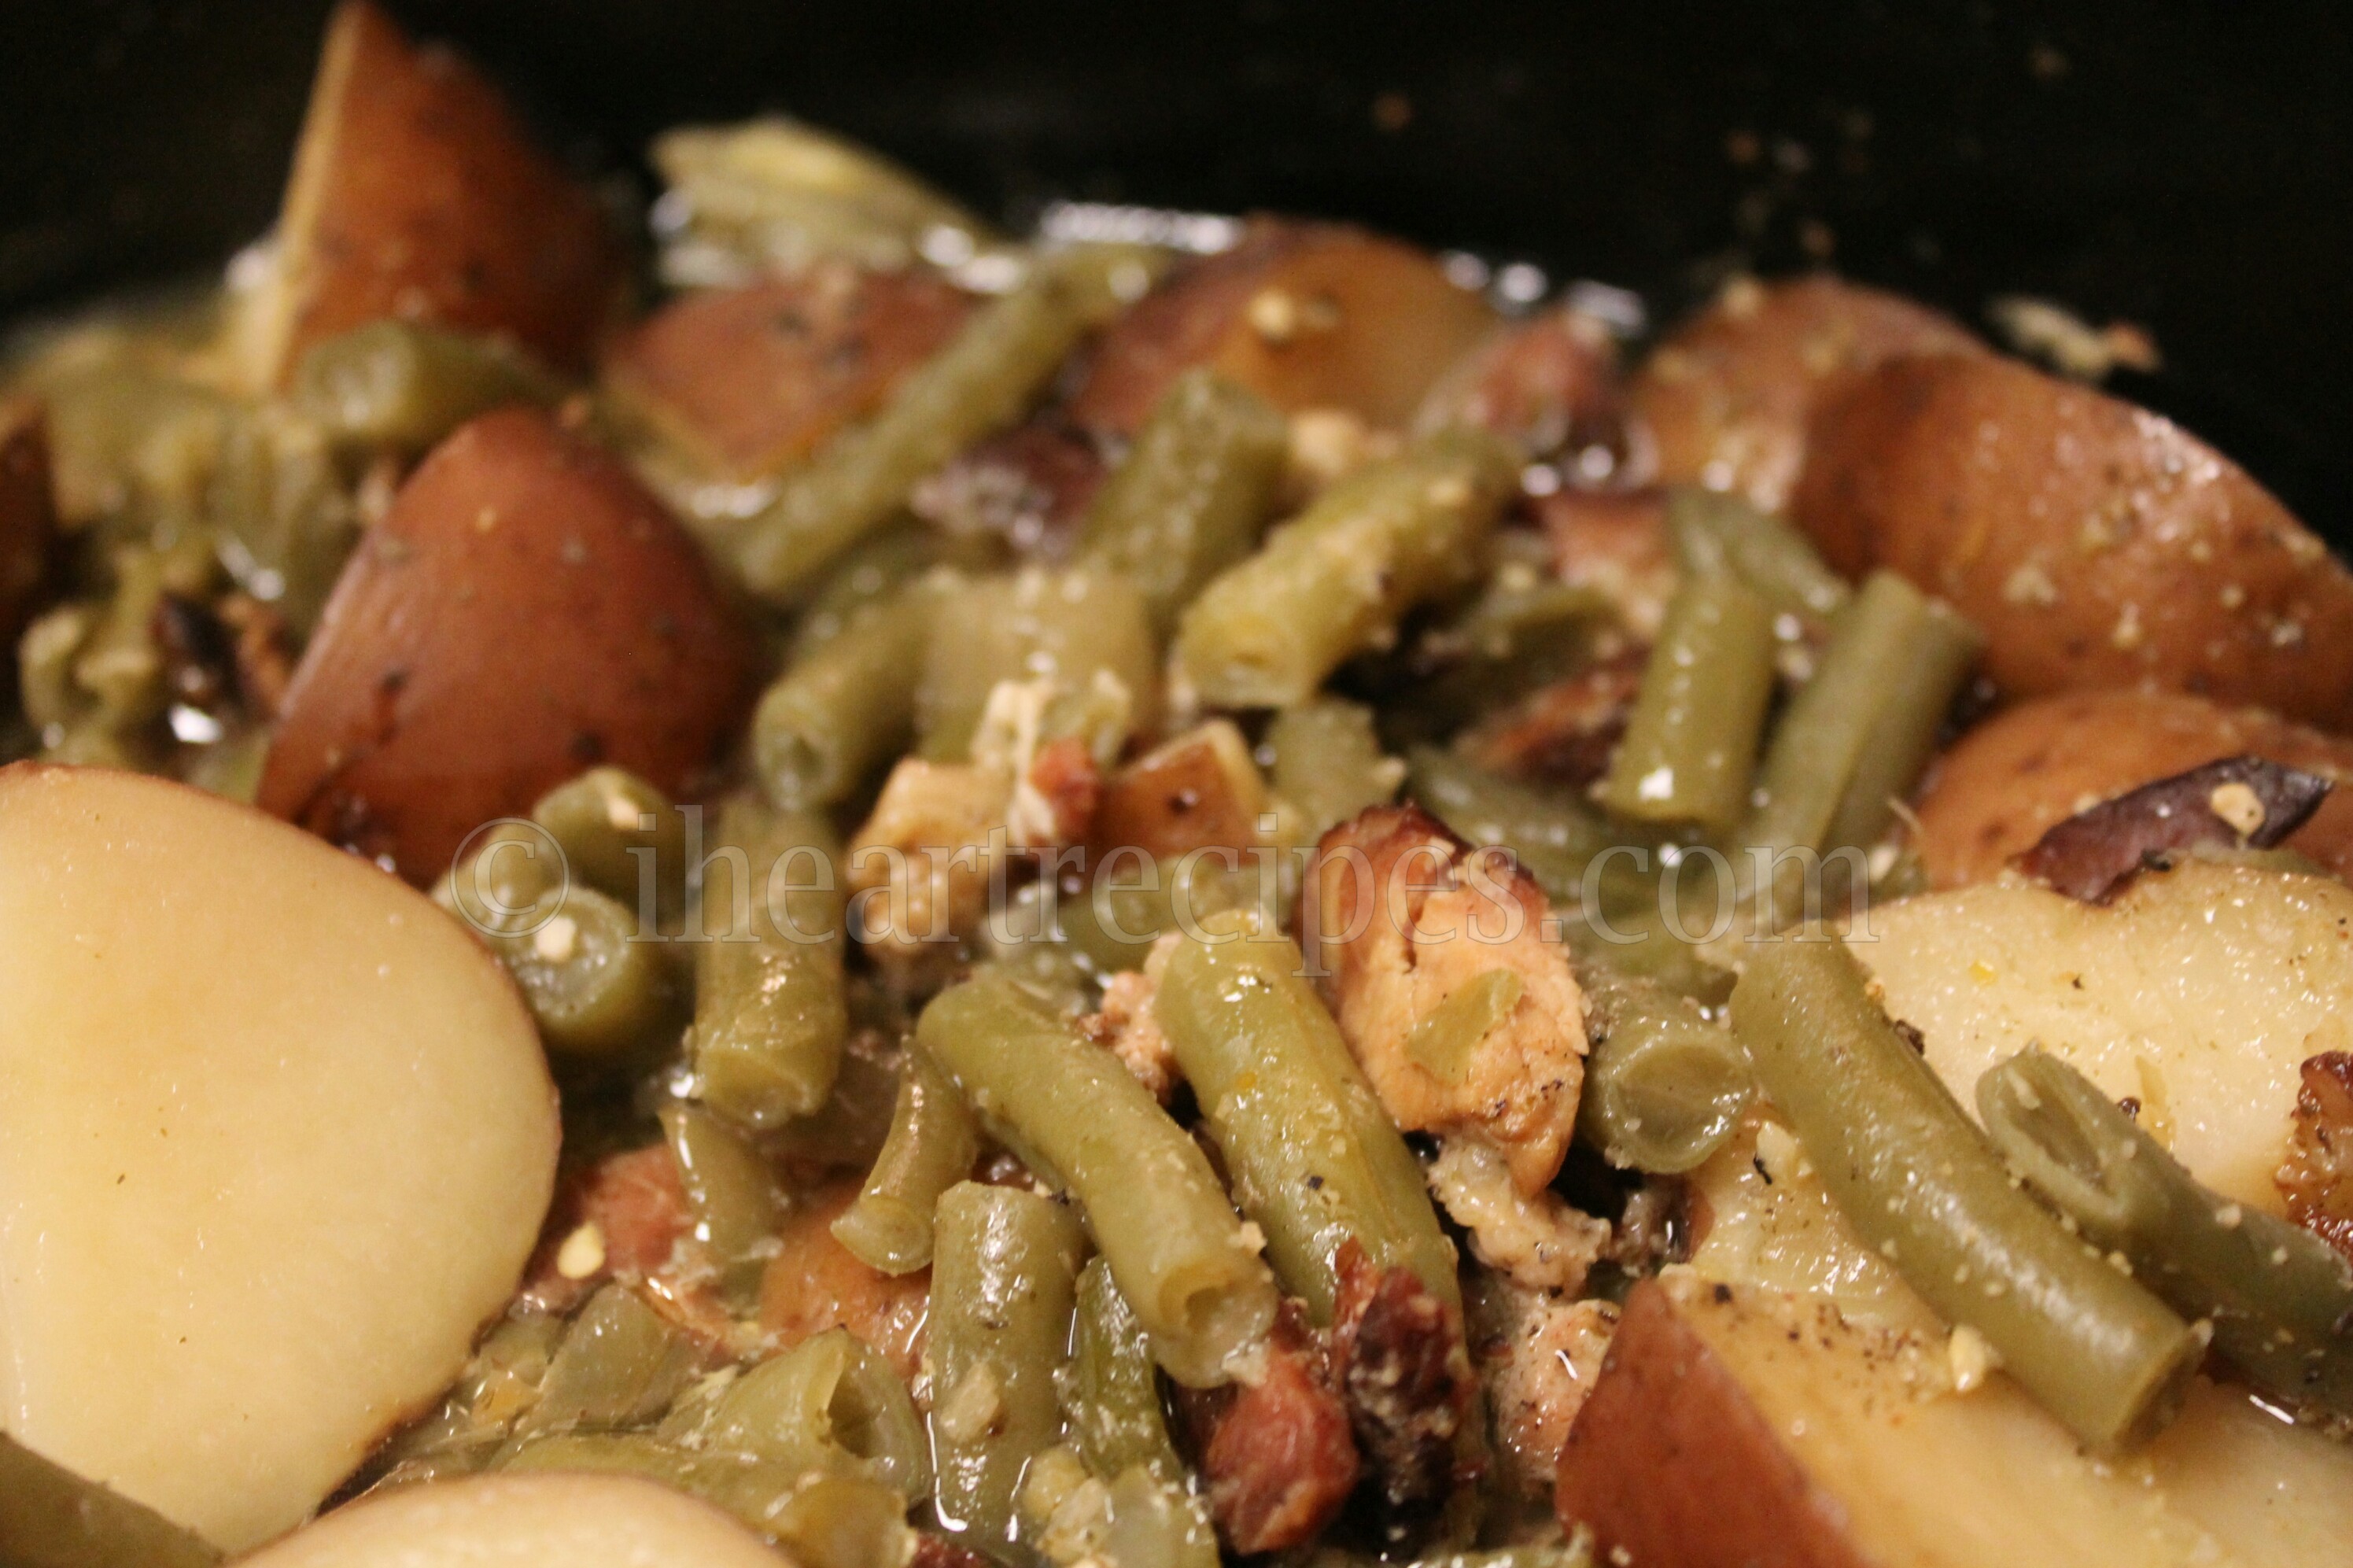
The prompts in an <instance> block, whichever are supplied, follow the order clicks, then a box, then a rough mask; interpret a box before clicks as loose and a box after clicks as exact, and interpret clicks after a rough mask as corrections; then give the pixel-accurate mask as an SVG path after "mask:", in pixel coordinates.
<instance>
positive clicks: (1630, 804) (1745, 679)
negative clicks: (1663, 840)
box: [1601, 572, 1773, 828]
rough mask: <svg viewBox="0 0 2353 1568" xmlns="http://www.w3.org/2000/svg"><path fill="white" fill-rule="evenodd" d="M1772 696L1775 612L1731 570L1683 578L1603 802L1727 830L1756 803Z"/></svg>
mask: <svg viewBox="0 0 2353 1568" xmlns="http://www.w3.org/2000/svg"><path fill="white" fill-rule="evenodd" d="M1772 695H1773V612H1772V610H1771V609H1769V608H1767V605H1766V603H1765V600H1764V599H1762V598H1760V597H1759V596H1757V594H1755V593H1753V592H1751V591H1750V590H1749V589H1748V588H1746V586H1744V585H1743V584H1742V583H1741V582H1740V580H1739V579H1738V578H1736V577H1733V576H1732V575H1731V574H1730V573H1729V572H1701V573H1696V574H1694V575H1693V576H1691V577H1685V578H1684V579H1683V587H1681V588H1678V589H1676V590H1675V597H1674V599H1672V601H1670V602H1669V604H1668V606H1667V613H1666V620H1665V621H1664V622H1663V623H1662V625H1661V626H1660V628H1659V636H1658V641H1656V642H1655V643H1654V644H1653V645H1652V646H1651V660H1650V662H1649V664H1647V665H1646V666H1644V668H1643V671H1642V686H1641V694H1639V695H1638V696H1637V697H1636V698H1635V701H1634V711H1633V713H1632V714H1631V715H1630V716H1629V717H1628V719H1627V721H1626V737H1625V739H1623V740H1621V741H1620V742H1619V744H1618V750H1617V754H1616V755H1615V756H1614V757H1612V758H1610V762H1609V777H1608V778H1607V779H1604V780H1603V782H1602V787H1601V799H1602V801H1603V803H1604V804H1606V805H1607V806H1608V807H1609V810H1612V811H1614V812H1616V813H1617V814H1618V815H1619V816H1621V817H1630V818H1633V819H1634V820H1636V821H1646V822H1696V823H1699V824H1700V825H1701V826H1703V827H1707V828H1728V827H1730V826H1731V825H1732V824H1733V823H1734V822H1735V821H1738V820H1739V817H1740V813H1741V811H1742V810H1744V809H1745V808H1746V806H1747V804H1748V779H1749V775H1750V773H1751V772H1752V771H1753V770H1754V769H1755V768H1756V766H1757V736H1758V734H1759V733H1760V732H1761V731H1762V730H1763V729H1764V727H1765V705H1766V704H1767V702H1769V701H1770V700H1771V699H1772Z"/></svg>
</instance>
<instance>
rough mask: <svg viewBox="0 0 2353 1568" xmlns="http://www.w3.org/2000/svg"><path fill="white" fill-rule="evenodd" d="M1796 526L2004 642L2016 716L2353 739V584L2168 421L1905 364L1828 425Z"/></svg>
mask: <svg viewBox="0 0 2353 1568" xmlns="http://www.w3.org/2000/svg"><path fill="white" fill-rule="evenodd" d="M1793 510H1794V512H1795V514H1796V516H1797V518H1798V521H1799V522H1800V523H1801V524H1804V525H1805V527H1806V529H1807V531H1808V532H1809V533H1810V534H1811V535H1813V537H1814V540H1815V542H1816V543H1817V544H1818V545H1820V546H1821V549H1822V553H1823V555H1824V556H1826V557H1828V558H1829V559H1830V561H1831V564H1832V565H1833V566H1836V567H1839V568H1840V569H1841V570H1844V571H1847V572H1849V573H1858V574H1859V573H1860V572H1861V571H1862V569H1864V568H1866V567H1886V568H1888V569H1890V570H1893V571H1895V572H1898V573H1900V574H1902V575H1903V576H1904V577H1908V578H1910V579H1911V580H1912V581H1913V582H1915V583H1916V584H1918V585H1919V586H1920V587H1921V588H1925V589H1926V590H1927V591H1929V592H1931V593H1935V594H1938V595H1941V596H1942V597H1943V598H1945V599H1948V600H1949V601H1951V603H1952V605H1953V607H1954V608H1955V609H1958V610H1960V611H1961V613H1962V614H1964V615H1966V616H1968V618H1969V619H1970V620H1974V621H1976V622H1977V623H1978V626H1979V627H1981V628H1983V629H1984V630H1985V632H1986V653H1985V662H1984V669H1985V671H1986V673H1987V674H1989V675H1990V676H1991V677H1992V678H1993V680H1994V682H1995V683H1997V684H1998V685H2000V687H2001V689H2002V690H2003V691H2004V692H2005V693H2006V694H2010V695H2011V696H2016V697H2028V696H2036V695H2040V694H2044V693H2048V692H2055V691H2065V690H2070V689H2078V688H2084V687H2094V686H2139V687H2146V688H2149V689H2153V690H2164V691H2188V692H2195V693H2198V694H2200V695H2203V696H2208V697H2211V698H2213V699H2215V700H2216V701H2218V702H2222V703H2229V704H2234V705H2236V704H2247V705H2263V706H2265V707H2269V708H2273V709H2275V710H2277V711H2279V712H2281V713H2284V714H2285V715H2288V716H2289V717H2291V718H2298V719H2303V720H2306V721H2307V722H2309V723H2313V724H2317V725H2320V726H2324V727H2327V728H2332V729H2334V728H2343V727H2345V726H2348V725H2353V573H2349V572H2348V571H2347V570H2346V568H2345V567H2344V565H2343V564H2342V563H2340V562H2338V561H2337V560H2336V559H2335V558H2334V557H2332V556H2330V555H2329V553H2328V550H2327V546H2325V545H2323V544H2322V543H2321V542H2320V540H2319V539H2318V538H2316V536H2314V535H2312V534H2311V533H2310V532H2309V531H2307V530H2306V528H2305V526H2304V525H2303V524H2301V523H2299V522H2297V521H2296V520H2295V517H2293V516H2292V515H2290V514H2289V513H2288V512H2287V510H2286V508H2284V507H2283V506H2282V505H2281V504H2280V503H2278V502H2277V501H2276V500H2274V499H2273V497H2272V496H2271V495H2270V494H2269V493H2267V492H2266V491H2264V490H2263V487H2262V486H2261V485H2259V484H2257V483H2256V482H2254V481H2253V479H2252V478H2250V477H2249V476H2248V475H2247V474H2246V473H2245V471H2242V470H2241V469H2240V468H2239V467H2238V466H2237V465H2236V464H2234V463H2232V461H2230V460H2229V459H2227V458H2225V457H2223V456H2222V455H2221V453H2219V452H2217V451H2215V450H2213V449H2212V448H2211V447H2209V446H2207V445H2206V444H2205V443H2204V442H2202V441H2200V440H2198V439H2197V438H2196V437H2194V436H2192V435H2190V434H2189V432H2188V431H2186V430H2184V429H2181V428H2180V427H2179V426H2178V425H2175V424H2173V423H2172V422H2171V421H2170V420H2168V419H2164V418H2159V417H2158V416H2157V415H2155V414H2152V413H2149V412H2148V411H2147V409H2144V408H2135V407H2133V406H2132V405H2131V404H2129V403H2124V402H2119V401H2117V400H2116V398H2113V397H2104V396H2102V395H2101V394H2099V393H2097V392H2094V391H2090V390H2088V389H2087V388H2084V387H2077V386H2075V385H2073V384H2072V383H2069V382H2064V381H2061V380H2058V379H2057V378H2055V377H2052V376H2045V375H2043V374H2042V372H2040V371H2037V370H2033V369H2031V368H2029V367H2028V366H2024V365H2021V364H2019V363H2017V362H2016V361H2013V360H2007V359H1997V358H1994V357H1992V356H1990V355H1978V356H1974V357H1972V356H1962V355H1920V356H1912V357H1906V358H1900V359H1894V360H1890V361H1888V362H1887V363H1886V364H1883V365H1882V366H1879V367H1878V368H1877V369H1875V370H1873V371H1871V372H1869V373H1868V374H1867V375H1863V376H1857V377H1855V378H1854V379H1853V380H1852V381H1851V382H1849V383H1848V385H1847V386H1846V387H1845V388H1844V389H1843V390H1842V391H1841V393H1840V394H1839V395H1838V397H1837V398H1836V399H1835V400H1834V401H1833V402H1832V403H1831V404H1830V405H1829V406H1827V407H1825V408H1822V409H1821V410H1820V413H1819V414H1818V416H1817V418H1815V420H1814V425H1813V436H1812V447H1811V451H1810V456H1809V457H1808V459H1807V464H1806V471H1805V476H1804V478H1803V480H1802V481H1801V482H1800V483H1799V488H1798V492H1797V495H1796V499H1795V503H1794V506H1793Z"/></svg>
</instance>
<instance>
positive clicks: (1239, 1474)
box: [1177, 1301, 1359, 1555]
mask: <svg viewBox="0 0 2353 1568" xmlns="http://www.w3.org/2000/svg"><path fill="white" fill-rule="evenodd" d="M1177 1409H1178V1413H1179V1414H1180V1415H1182V1416H1183V1418H1184V1421H1185V1424H1186V1425H1187V1428H1188V1429H1189V1430H1190V1431H1191V1433H1192V1436H1193V1439H1194V1446H1195V1448H1196V1450H1197V1452H1198V1455H1199V1464H1200V1469H1201V1474H1202V1477H1203V1478H1204V1479H1206V1480H1207V1481H1208V1489H1209V1514H1210V1517H1211V1518H1212V1519H1214V1520H1216V1521H1217V1525H1218V1532H1219V1534H1220V1535H1222V1536H1223V1537H1224V1538H1225V1541H1226V1544H1227V1545H1228V1546H1229V1547H1231V1548H1232V1549H1233V1550H1234V1551H1235V1552H1241V1553H1243V1554H1245V1555H1248V1554H1250V1553H1254V1552H1281V1551H1284V1550H1287V1549H1289V1548H1291V1547H1293V1546H1303V1545H1305V1544H1306V1543H1307V1542H1310V1541H1313V1540H1314V1538H1315V1537H1316V1536H1317V1535H1318V1534H1319V1533H1321V1532H1322V1531H1323V1529H1324V1526H1325V1525H1327V1524H1329V1523H1331V1522H1332V1520H1333V1519H1334V1518H1335V1516H1336V1515H1337V1514H1338V1513H1339V1511H1340V1508H1341V1505H1342V1504H1344V1503H1345V1502H1346V1501H1347V1500H1348V1494H1349V1493H1350V1492H1352V1491H1354V1490H1355V1489H1356V1476H1357V1472H1358V1469H1359V1461H1358V1457H1357V1454H1356V1439H1355V1437H1354V1436H1352V1435H1351V1432H1350V1427H1349V1421H1348V1412H1347V1408H1346V1406H1345V1404H1343V1403H1342V1401H1341V1398H1340V1395H1339V1393H1337V1392H1336V1391H1335V1389H1334V1388H1333V1386H1332V1383H1331V1377H1330V1372H1329V1365H1328V1361H1327V1353H1326V1351H1325V1348H1324V1346H1323V1344H1322V1343H1321V1342H1319V1340H1317V1338H1316V1335H1315V1332H1314V1330H1312V1329H1310V1328H1309V1327H1308V1326H1307V1322H1306V1319H1305V1315H1304V1313H1303V1310H1302V1308H1300V1306H1299V1303H1297V1302H1296V1301H1286V1302H1284V1303H1283V1308H1282V1312H1281V1313H1280V1314H1278V1315H1277V1317H1276V1319H1275V1326H1274V1330H1273V1332H1272V1333H1271V1335H1270V1336H1269V1337H1268V1340H1267V1346H1266V1354H1265V1358H1264V1364H1263V1366H1261V1368H1260V1369H1259V1373H1258V1376H1257V1379H1256V1380H1255V1381H1254V1382H1250V1383H1232V1384H1229V1385H1227V1386H1226V1387H1224V1388H1217V1389H1201V1390H1193V1389H1185V1390H1179V1391H1178V1394H1177Z"/></svg>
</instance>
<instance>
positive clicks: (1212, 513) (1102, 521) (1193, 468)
mask: <svg viewBox="0 0 2353 1568" xmlns="http://www.w3.org/2000/svg"><path fill="white" fill-rule="evenodd" d="M1289 441H1290V431H1289V429H1288V427H1286V426H1285V424H1284V423H1283V419H1282V415H1281V414H1278V413H1276V412H1275V411H1274V409H1272V408H1269V407H1268V406H1267V404H1266V402H1265V401H1264V400H1263V399H1261V397H1258V395H1257V394H1255V393H1253V392H1250V391H1248V390H1246V389H1245V388H1243V387H1237V386H1235V385H1234V384H1233V383H1231V382H1229V381H1224V380H1220V379H1219V377H1218V376H1215V375H1214V374H1212V373H1211V372H1209V371H1208V370H1204V369H1196V370H1188V371H1187V372H1185V373H1184V374H1183V375H1181V376H1178V377H1177V378H1176V381H1174V382H1173V383H1171V384H1170V386H1169V388H1168V390H1167V391H1166V392H1165V393H1163V394H1162V395H1161V398H1160V402H1159V404H1158V405H1157V406H1156V407H1155V408H1154V409H1153V412H1152V417H1151V418H1149V419H1148V420H1146V421H1145V425H1144V428H1143V429H1141V430H1139V431H1137V432H1136V437H1135V444H1134V446H1133V447H1132V448H1130V449H1129V450H1128V454H1127V456H1126V458H1125V459H1124V461H1122V462H1121V463H1120V465H1119V467H1118V468H1117V469H1115V470H1113V472H1112V475H1111V477H1110V479H1108V480H1106V481H1105V482H1104V483H1103V489H1102V490H1100V491H1098V492H1097V493H1096V494H1095V499H1094V502H1093V504H1092V505H1091V506H1090V507H1089V508H1088V509H1087V514H1086V518H1085V520H1084V522H1083V523H1082V525H1081V531H1080V541H1081V542H1080V546H1079V558H1080V559H1081V560H1082V561H1088V562H1092V563H1093V564H1095V565H1097V566H1100V567H1104V568H1105V569H1107V570H1110V571H1114V572H1118V573H1120V574H1122V575H1123V576H1124V577H1127V578H1128V579H1129V580H1131V581H1132V582H1134V584H1135V586H1136V588H1137V589H1138V590H1139V591H1140V592H1141V593H1142V594H1143V595H1144V601H1145V606H1146V607H1147V608H1148V609H1150V610H1151V613H1152V620H1153V624H1154V626H1155V628H1156V629H1157V630H1159V631H1160V632H1161V633H1163V634H1164V635H1165V634H1166V632H1167V630H1168V629H1169V628H1170V627H1171V626H1172V625H1173V624H1174V623H1175V621H1176V615H1177V612H1178V611H1180V610H1181V609H1184V608H1185V606H1186V605H1187V604H1188V603H1190V602H1191V601H1192V599H1193V596H1194V595H1196V594H1198V593H1199V592H1200V591H1201V587H1202V585H1203V584H1205V583H1207V582H1208V580H1209V579H1210V578H1211V577H1215V576H1217V575H1218V574H1219V572H1221V571H1224V570H1225V569H1226V568H1227V567H1230V566H1232V565H1233V564H1234V563H1235V562H1236V561H1239V560H1240V559H1241V558H1242V557H1243V556H1247V555H1249V554H1250V547H1251V546H1253V545H1255V544H1256V543H1257V542H1258V535H1259V529H1260V528H1261V526H1262V525H1263V524H1265V522H1266V519H1267V514H1269V513H1270V512H1271V510H1272V509H1273V506H1274V500H1275V492H1276V489H1277V487H1278V486H1279V485H1280V484H1281V483H1282V465H1283V456H1284V452H1285V450H1287V448H1288V445H1289Z"/></svg>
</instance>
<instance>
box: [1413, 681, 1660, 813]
mask: <svg viewBox="0 0 2353 1568" xmlns="http://www.w3.org/2000/svg"><path fill="white" fill-rule="evenodd" d="M1642 664H1643V659H1642V655H1641V653H1640V652H1628V653H1626V654H1623V655H1621V656H1620V657H1618V658H1615V659H1609V660H1605V661H1603V662H1600V663H1598V664H1595V665H1593V666H1591V667H1590V668H1588V669H1585V670H1580V671H1578V672H1577V673H1576V674H1574V675H1571V676H1569V677H1568V678H1567V679H1566V680H1561V681H1555V682H1553V683H1551V684H1550V685H1546V686H1539V687H1537V688H1536V689H1535V691H1533V692H1530V693H1529V694H1527V695H1526V696H1525V697H1522V698H1521V699H1520V700H1519V701H1518V702H1515V703H1513V704H1512V705H1509V706H1507V707H1504V708H1502V709H1499V710H1498V711H1496V712H1495V713H1493V714H1491V715H1488V716H1486V717H1485V718H1482V719H1481V720H1480V721H1479V722H1478V723H1476V724H1474V725H1472V726H1471V727H1470V728H1469V729H1468V730H1465V731H1464V732H1463V733H1462V735H1461V737H1460V738H1458V739H1457V740H1456V742H1455V748H1456V749H1457V750H1459V751H1461V753H1462V754H1463V755H1464V756H1466V757H1468V758H1471V760H1472V761H1473V762H1476V763H1477V764H1479V766H1480V767H1482V768H1487V769H1489V770H1491V771H1493V772H1496V773H1504V774H1508V775H1510V776H1511V777H1514V778H1517V779H1542V780H1545V781H1546V782H1547V783H1554V784H1567V785H1569V786H1571V787H1573V788H1579V789H1581V788H1583V787H1584V786H1585V785H1588V784H1590V783H1592V782H1593V781H1594V780H1595V779H1599V778H1600V777H1601V776H1602V775H1603V774H1605V773H1607V772H1609V757H1610V753H1612V752H1614V751H1615V750H1617V749H1618V742H1619V740H1620V737H1622V736H1624V735H1625V733H1626V715H1628V714H1630V713H1631V712H1632V711H1633V707H1634V697H1635V694H1637V693H1638V692H1640V691H1641V689H1642Z"/></svg>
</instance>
